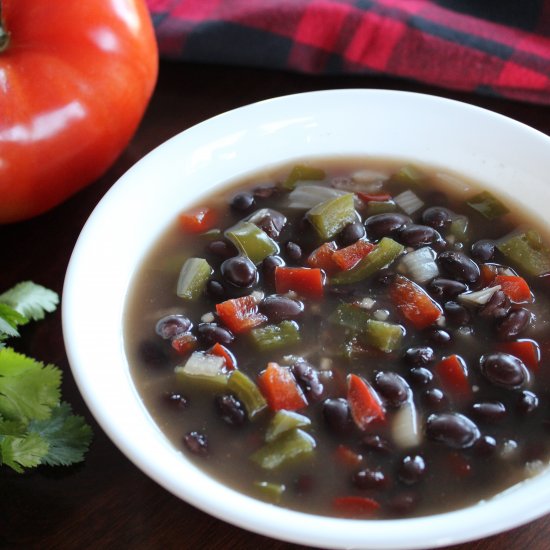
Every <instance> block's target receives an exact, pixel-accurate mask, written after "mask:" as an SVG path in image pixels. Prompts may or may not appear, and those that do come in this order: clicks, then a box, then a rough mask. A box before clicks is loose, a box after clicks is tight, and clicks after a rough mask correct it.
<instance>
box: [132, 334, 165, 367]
mask: <svg viewBox="0 0 550 550" xmlns="http://www.w3.org/2000/svg"><path fill="white" fill-rule="evenodd" d="M159 344H160V342H159V341H153V340H143V341H142V342H140V344H139V346H138V355H139V358H140V359H141V360H142V361H143V362H144V363H145V364H146V365H147V366H148V367H155V368H158V367H162V366H164V365H168V364H169V363H168V354H167V352H166V350H165V349H164V347H163V346H164V342H162V346H161V345H159Z"/></svg>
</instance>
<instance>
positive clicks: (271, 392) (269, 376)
mask: <svg viewBox="0 0 550 550" xmlns="http://www.w3.org/2000/svg"><path fill="white" fill-rule="evenodd" d="M258 386H259V387H260V390H261V392H262V394H263V395H264V397H265V398H266V401H267V404H268V405H269V407H270V408H271V409H272V410H274V411H280V410H281V409H285V410H287V411H295V410H298V409H302V408H304V407H307V404H308V403H307V399H306V397H305V395H304V392H303V391H302V389H301V388H300V386H298V383H297V382H296V379H295V378H294V375H293V374H292V372H291V370H290V369H289V368H288V367H281V366H280V365H279V364H278V363H274V362H273V363H268V364H267V368H266V369H265V370H264V371H263V372H261V373H260V375H259V378H258Z"/></svg>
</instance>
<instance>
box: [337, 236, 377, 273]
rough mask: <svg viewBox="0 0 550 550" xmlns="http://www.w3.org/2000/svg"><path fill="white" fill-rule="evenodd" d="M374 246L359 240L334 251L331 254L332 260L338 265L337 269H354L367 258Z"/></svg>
mask: <svg viewBox="0 0 550 550" xmlns="http://www.w3.org/2000/svg"><path fill="white" fill-rule="evenodd" d="M373 248H375V245H374V244H372V243H369V242H368V241H364V240H359V241H356V242H354V243H353V244H350V245H349V246H346V247H345V248H341V249H340V250H336V251H335V252H334V253H333V254H332V259H333V260H334V262H335V263H336V264H337V265H338V267H339V268H340V269H342V270H344V271H347V270H348V269H351V268H352V267H355V266H356V265H357V264H358V263H359V262H360V261H361V260H362V259H363V258H364V257H365V256H367V255H368V254H369V253H370V252H371V251H372V249H373Z"/></svg>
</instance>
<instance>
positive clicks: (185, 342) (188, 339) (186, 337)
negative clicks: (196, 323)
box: [171, 332, 197, 355]
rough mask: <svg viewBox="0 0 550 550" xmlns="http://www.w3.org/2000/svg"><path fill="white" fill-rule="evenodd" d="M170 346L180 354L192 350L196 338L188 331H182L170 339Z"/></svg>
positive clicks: (195, 344) (195, 343)
mask: <svg viewBox="0 0 550 550" xmlns="http://www.w3.org/2000/svg"><path fill="white" fill-rule="evenodd" d="M171 344H172V348H174V349H175V350H176V351H177V352H178V353H179V354H180V355H185V354H186V353H188V352H190V351H192V350H194V349H195V347H196V346H197V338H196V336H193V335H192V334H189V333H187V332H186V333H184V334H180V335H178V336H176V337H175V338H173V339H172V341H171Z"/></svg>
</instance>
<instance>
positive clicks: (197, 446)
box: [183, 431, 209, 456]
mask: <svg viewBox="0 0 550 550" xmlns="http://www.w3.org/2000/svg"><path fill="white" fill-rule="evenodd" d="M183 443H184V444H185V446H186V447H187V449H189V450H190V451H191V452H192V453H193V454H196V455H200V456H207V455H208V452H209V448H208V437H207V436H206V435H205V434H203V433H200V432H195V431H193V432H189V433H187V434H185V436H184V437H183Z"/></svg>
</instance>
